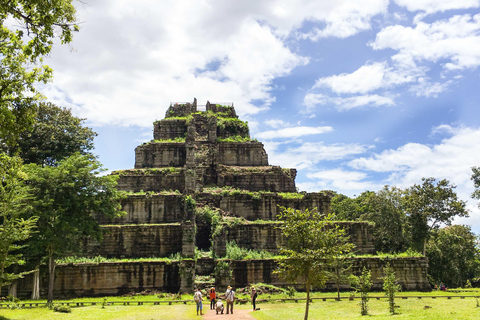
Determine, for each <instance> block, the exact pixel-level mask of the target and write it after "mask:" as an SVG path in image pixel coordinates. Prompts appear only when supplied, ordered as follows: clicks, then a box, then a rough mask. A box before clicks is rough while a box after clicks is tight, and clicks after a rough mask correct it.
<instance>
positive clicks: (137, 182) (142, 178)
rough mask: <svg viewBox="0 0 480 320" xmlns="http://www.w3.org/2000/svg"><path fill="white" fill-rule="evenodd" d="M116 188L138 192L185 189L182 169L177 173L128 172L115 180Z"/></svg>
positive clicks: (181, 190)
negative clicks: (128, 173)
mask: <svg viewBox="0 0 480 320" xmlns="http://www.w3.org/2000/svg"><path fill="white" fill-rule="evenodd" d="M117 183H118V184H117V189H118V190H122V191H131V192H140V191H145V192H148V191H153V192H161V191H164V190H178V191H180V192H183V191H184V189H185V177H184V174H183V170H181V171H180V172H179V173H166V174H130V175H123V176H120V177H119V179H118V181H117Z"/></svg>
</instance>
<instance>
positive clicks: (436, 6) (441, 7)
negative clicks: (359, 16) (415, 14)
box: [394, 0, 480, 13]
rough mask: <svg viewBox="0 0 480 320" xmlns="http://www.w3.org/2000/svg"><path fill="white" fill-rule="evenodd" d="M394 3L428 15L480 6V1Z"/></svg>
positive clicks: (407, 0) (409, 0) (411, 0)
mask: <svg viewBox="0 0 480 320" xmlns="http://www.w3.org/2000/svg"><path fill="white" fill-rule="evenodd" d="M394 2H395V3H396V4H398V5H399V6H402V7H406V8H407V9H408V10H409V11H425V12H427V13H435V12H443V11H447V10H452V9H468V8H478V7H479V6H480V0H394Z"/></svg>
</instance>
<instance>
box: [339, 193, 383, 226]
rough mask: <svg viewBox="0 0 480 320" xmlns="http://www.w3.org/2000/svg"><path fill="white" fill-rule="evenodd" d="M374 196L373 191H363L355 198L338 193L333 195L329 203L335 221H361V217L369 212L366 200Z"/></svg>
mask: <svg viewBox="0 0 480 320" xmlns="http://www.w3.org/2000/svg"><path fill="white" fill-rule="evenodd" d="M374 194H375V193H374V192H373V191H364V192H362V193H361V194H360V195H359V196H358V197H355V198H350V197H348V196H346V195H344V194H340V193H337V194H335V195H334V197H333V198H332V202H331V210H332V213H334V214H335V220H346V221H357V220H361V218H362V216H363V215H365V214H366V213H368V212H369V207H368V199H369V198H370V197H371V196H372V195H374Z"/></svg>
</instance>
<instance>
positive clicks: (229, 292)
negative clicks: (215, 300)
mask: <svg viewBox="0 0 480 320" xmlns="http://www.w3.org/2000/svg"><path fill="white" fill-rule="evenodd" d="M225 300H227V314H228V311H229V308H230V312H231V313H232V314H233V303H234V302H235V291H233V290H232V287H230V286H228V288H227V292H225Z"/></svg>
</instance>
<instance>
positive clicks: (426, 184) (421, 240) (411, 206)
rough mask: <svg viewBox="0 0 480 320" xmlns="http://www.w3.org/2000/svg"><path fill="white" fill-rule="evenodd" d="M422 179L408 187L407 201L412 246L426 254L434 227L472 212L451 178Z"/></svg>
mask: <svg viewBox="0 0 480 320" xmlns="http://www.w3.org/2000/svg"><path fill="white" fill-rule="evenodd" d="M422 181H423V183H422V184H420V185H417V184H415V185H413V186H412V187H410V188H409V189H407V190H406V194H405V196H404V204H405V209H406V212H407V215H408V219H409V229H410V235H411V242H412V246H413V248H414V249H416V250H417V251H419V252H423V254H425V249H426V242H427V240H428V236H429V234H430V231H431V230H433V229H438V228H439V227H440V224H442V223H443V224H446V225H450V224H451V223H452V221H453V219H454V218H455V217H465V216H468V211H467V209H466V208H465V202H464V201H462V200H458V198H457V194H456V192H455V188H456V186H455V185H452V184H450V182H449V181H448V180H446V179H443V180H440V181H437V180H436V179H435V178H422Z"/></svg>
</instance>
